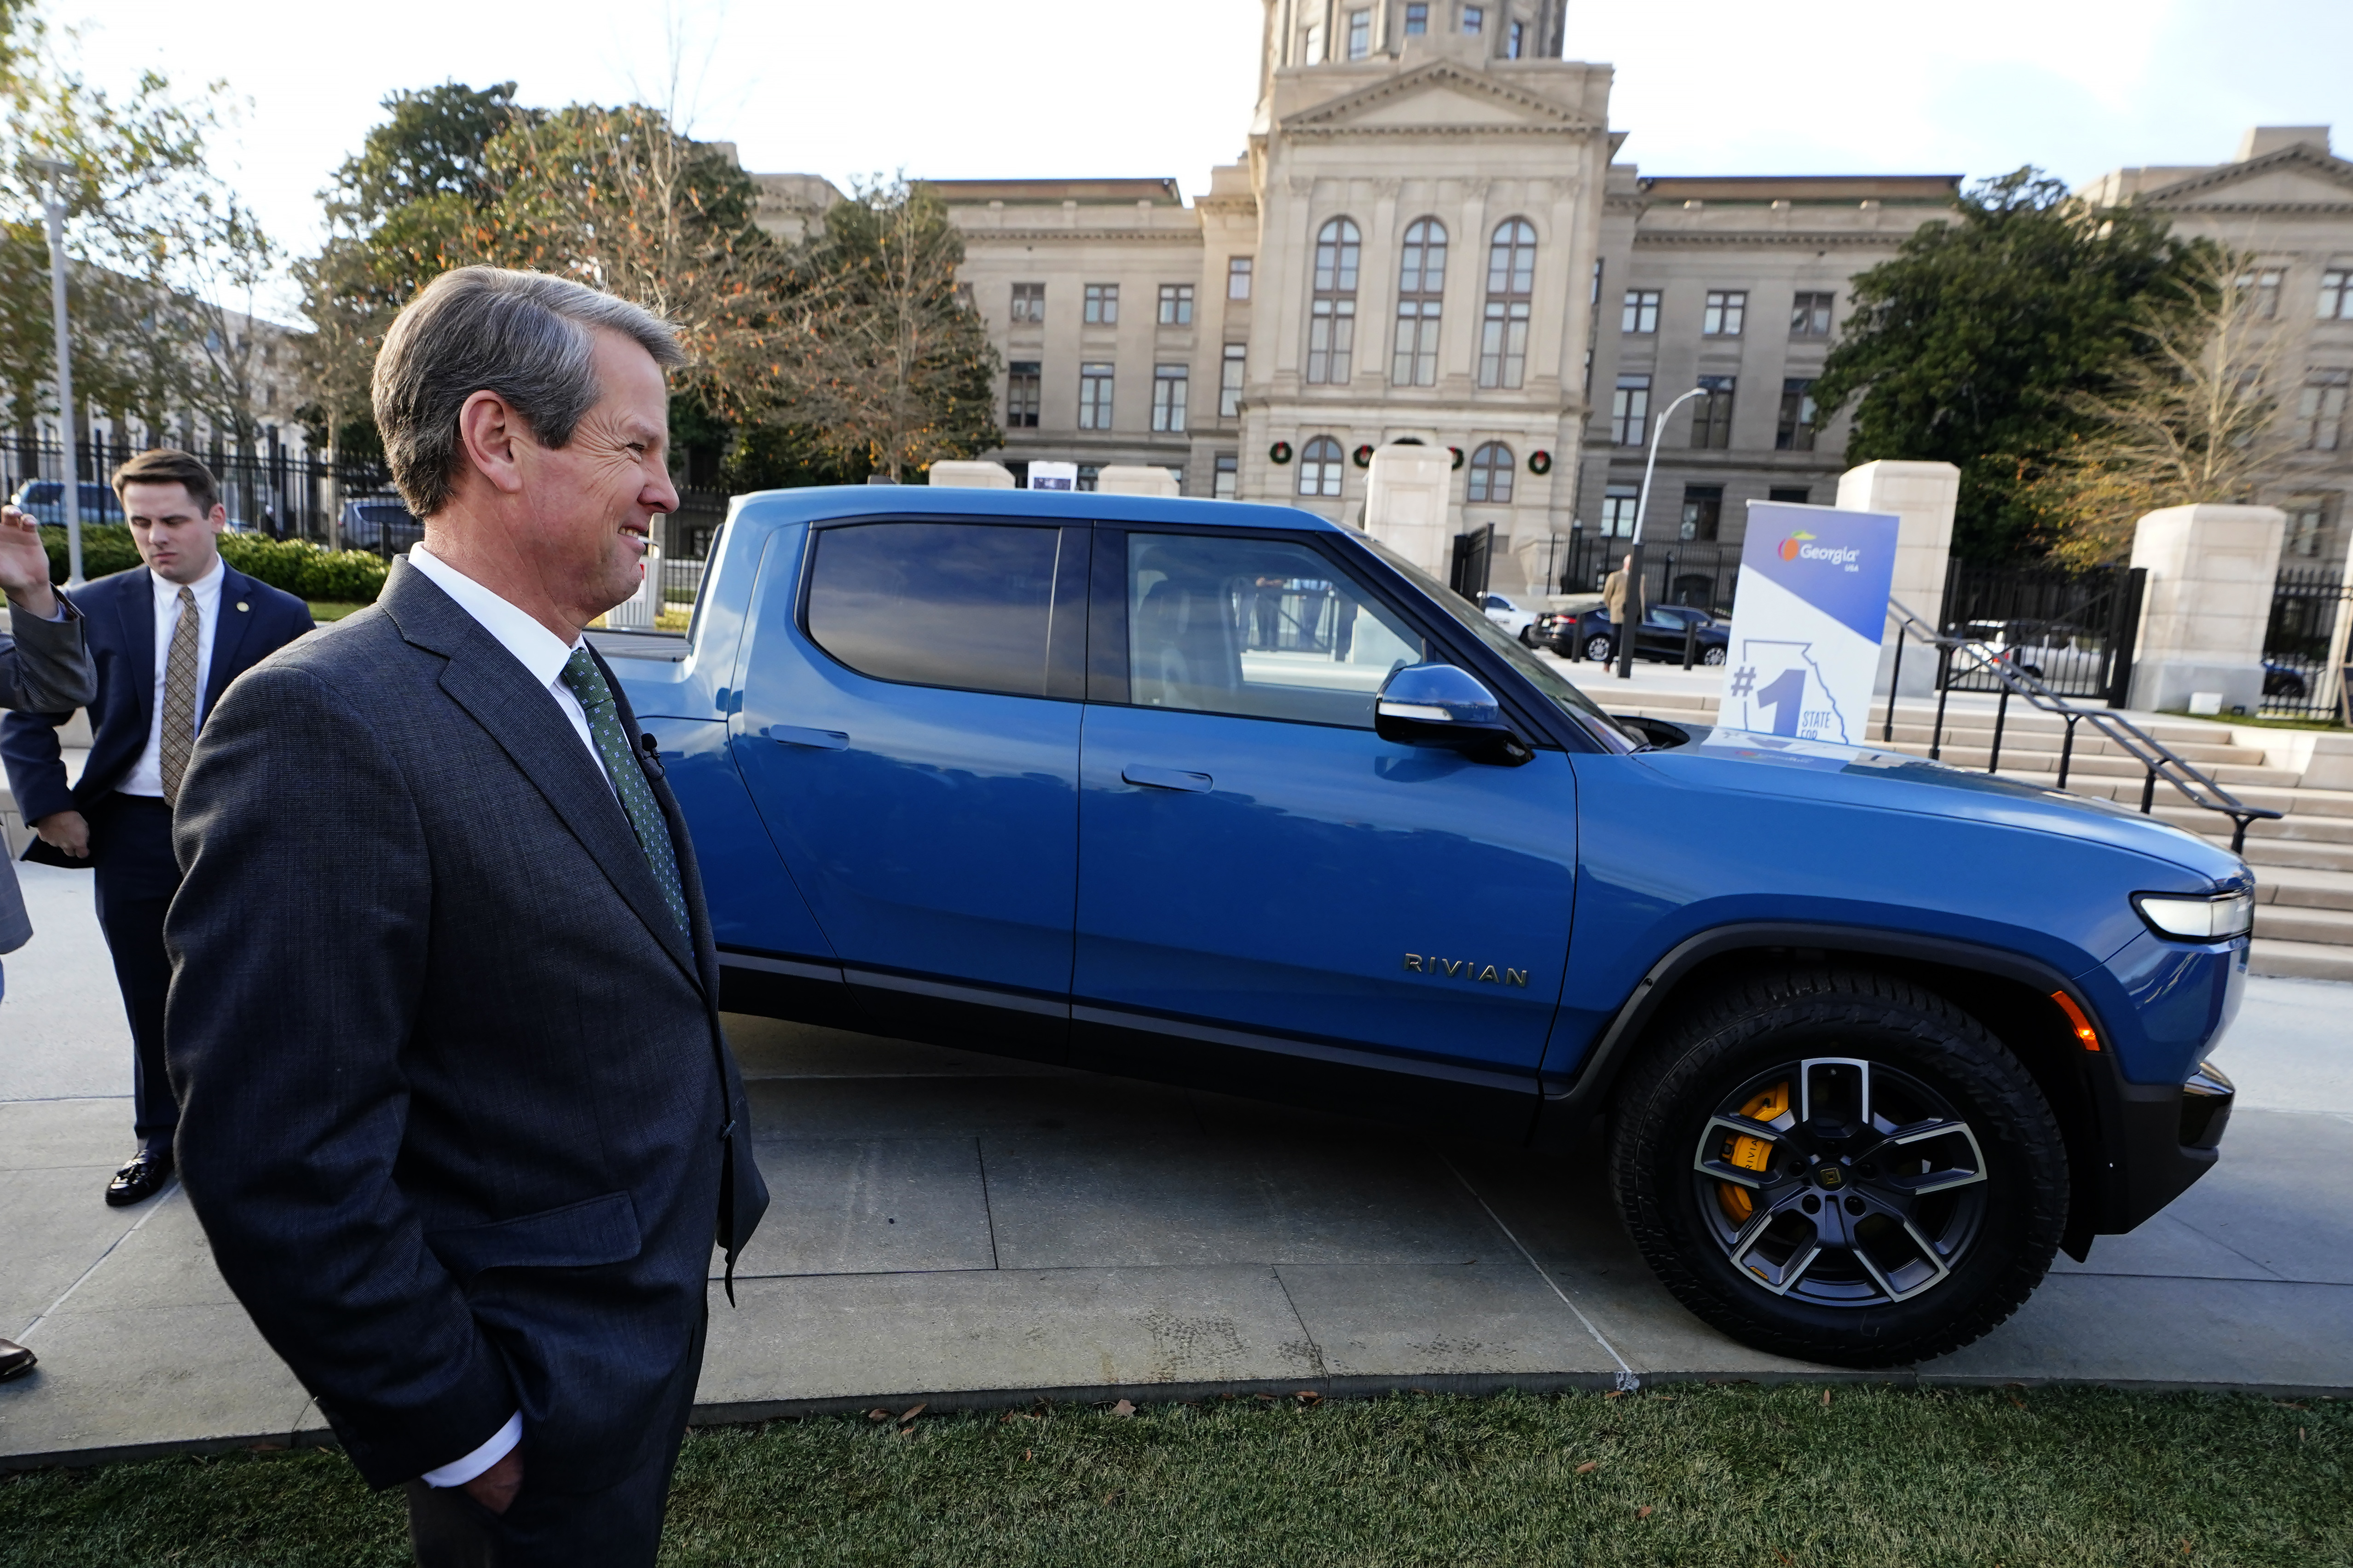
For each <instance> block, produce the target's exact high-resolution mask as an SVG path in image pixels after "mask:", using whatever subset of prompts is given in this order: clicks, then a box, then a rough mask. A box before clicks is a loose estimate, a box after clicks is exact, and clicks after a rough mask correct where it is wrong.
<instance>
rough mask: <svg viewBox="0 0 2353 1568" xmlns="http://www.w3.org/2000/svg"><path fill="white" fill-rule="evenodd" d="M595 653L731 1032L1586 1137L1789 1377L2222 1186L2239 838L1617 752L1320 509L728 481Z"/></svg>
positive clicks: (1690, 1283) (1935, 787) (1871, 774)
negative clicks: (914, 1048)
mask: <svg viewBox="0 0 2353 1568" xmlns="http://www.w3.org/2000/svg"><path fill="white" fill-rule="evenodd" d="M911 632H912V633H913V635H911ZM595 635H596V637H597V640H598V645H599V646H600V647H602V648H603V649H604V650H605V651H606V653H607V656H608V657H612V658H614V659H615V664H616V668H617V671H618V672H619V673H620V676H621V679H622V680H623V683H624V685H625V688H626V689H627V692H628V700H629V703H630V705H631V706H632V708H633V709H634V710H635V711H636V713H637V715H638V721H639V722H640V723H641V724H642V725H643V726H644V729H645V731H646V732H647V734H648V735H649V736H651V737H653V738H654V740H655V742H656V744H657V747H658V751H659V763H649V765H659V766H660V767H662V768H664V769H666V770H667V773H668V775H669V778H670V782H671V784H673V786H674V787H675V788H676V790H677V793H678V796H679V800H680V803H681V807H682V808H683V811H684V813H685V818H686V822H687V825H688V826H689V828H690V829H691V833H692V836H693V838H694V843H695V847H696V848H697V850H698V852H699V859H700V861H701V865H702V874H703V877H704V879H705V887H706V890H707V894H708V898H709V901H710V906H711V911H712V921H713V923H714V927H715V934H716V938H717V941H718V943H719V948H720V963H721V964H722V966H723V968H722V973H723V977H724V979H723V994H722V1005H723V1006H725V1007H727V1008H730V1009H733V1010H737V1011H744V1012H753V1013H765V1014H770V1015H773V1016H779V1017H786V1018H797V1019H805V1020H809V1021H813V1022H821V1023H828V1024H834V1025H839V1026H847V1027H849V1028H854V1029H860V1030H864V1031H867V1032H870V1033H875V1034H883V1035H897V1036H906V1037H916V1038H926V1039H933V1040H939V1041H944V1042H947V1043H952V1044H955V1045H957V1046H963V1047H976V1048H982V1049H987V1050H993V1051H998V1052H1002V1053H1006V1054H1009V1055H1014V1056H1020V1057H1028V1058H1035V1059H1039V1060H1042V1061H1048V1062H1053V1063H1059V1064H1065V1065H1070V1066H1076V1067H1082V1068H1098V1069H1102V1070H1104V1071H1110V1072H1117V1073H1122V1074H1126V1075H1130V1076H1136V1077H1145V1078H1154V1079H1165V1080H1166V1081H1169V1082H1174V1083H1183V1084H1193V1085H1199V1086H1203V1087H1207V1088H1209V1089H1218V1090H1221V1091H1224V1092H1228V1093H1237V1094H1246V1095H1257V1096H1261V1097H1265V1098H1269V1099H1275V1100H1291V1101H1294V1102H1298V1103H1303V1104H1307V1105H1313V1106H1318V1107H1324V1108H1329V1109H1335V1110H1349V1111H1354V1112H1358V1113H1364V1114H1370V1115H1375V1116H1379V1117H1385V1118H1388V1119H1389V1120H1392V1121H1396V1122H1398V1123H1399V1124H1400V1125H1402V1126H1403V1127H1405V1128H1407V1129H1409V1131H1410V1132H1411V1133H1413V1134H1417V1135H1419V1134H1436V1133H1441V1132H1442V1133H1448V1134H1462V1133H1472V1134H1476V1135H1481V1136H1484V1137H1488V1138H1493V1139H1495V1140H1499V1141H1502V1142H1515V1143H1525V1144H1533V1145H1535V1146H1537V1147H1540V1148H1547V1149H1556V1148H1561V1147H1564V1146H1567V1145H1570V1144H1574V1143H1576V1142H1580V1141H1583V1140H1587V1139H1592V1138H1601V1139H1604V1140H1606V1142H1607V1151H1608V1160H1609V1191H1610V1194H1611V1196H1612V1197H1613V1199H1614V1201H1615V1203H1616V1205H1617V1208H1618V1212H1619V1214H1620V1215H1621V1216H1622V1218H1623V1220H1624V1223H1625V1225H1626V1226H1627V1229H1628V1230H1629V1232H1630V1234H1631V1236H1632V1237H1633V1239H1634V1241H1635V1243H1636V1244H1637V1245H1638V1246H1639V1247H1641V1251H1642V1254H1643V1256H1644V1257H1645V1258H1647V1259H1648V1260H1649V1262H1650V1265H1651V1268H1653V1269H1655V1270H1656V1271H1657V1272H1658V1275H1659V1277H1660V1278H1661V1279H1662V1280H1663V1281H1665V1283H1666V1285H1667V1286H1668V1288H1669V1289H1671V1290H1672V1291H1673V1292H1674V1294H1675V1295H1676V1297H1677V1298H1678V1299H1679V1300H1682V1301H1683V1302H1684V1303H1685V1304H1686V1305H1687V1306H1689V1307H1690V1308H1691V1309H1692V1310H1694V1311H1695V1312H1697V1313H1698V1314H1699V1315H1700V1316H1702V1317H1704V1318H1705V1319H1706V1320H1707V1321H1710V1322H1712V1323H1714V1324H1715V1325H1716V1326H1718V1327H1719V1328H1721V1329H1723V1330H1724V1331H1725V1332H1727V1333H1729V1334H1732V1335H1734V1336H1735V1337H1736V1338H1739V1339H1741V1340H1743V1341H1745V1342H1747V1343H1749V1344H1752V1345H1756V1346H1758V1347H1761V1348H1763V1349H1766V1350H1768V1351H1772V1352H1778V1353H1781V1354H1787V1355H1792V1356H1802V1357H1807V1358H1810V1359H1812V1360H1817V1361H1825V1362H1831V1363H1841V1364H1846V1365H1852V1366H1883V1365H1890V1364H1894V1363H1907V1362H1912V1361H1916V1360H1919V1359H1921V1358H1924V1357H1928V1356H1933V1355H1936V1354H1939V1353H1942V1352H1947V1351H1949V1350H1952V1349H1954V1348H1955V1347H1956V1346H1958V1345H1961V1344H1965V1343H1967V1342H1968V1341H1970V1340H1972V1339H1974V1338H1976V1337H1977V1336H1978V1335H1980V1334H1982V1333H1984V1332H1985V1331H1987V1330H1988V1329H1989V1328H1991V1327H1992V1326H1993V1325H1994V1324H1996V1323H1999V1322H2000V1321H2002V1320H2003V1319H2004V1318H2006V1317H2008V1316H2009V1315H2010V1313H2011V1312H2012V1311H2014V1310H2016V1309H2017V1307H2018V1306H2019V1304H2020V1303H2021V1302H2022V1301H2023V1300H2026V1298H2027V1296H2028V1295H2029V1294H2030V1293H2031V1291H2032V1290H2033V1289H2034V1288H2035V1286H2036V1284H2037V1282H2038V1281H2039V1280H2040V1279H2042V1275H2043V1273H2044V1271H2045V1269H2046V1268H2048V1267H2049V1265H2050V1263H2051V1260H2052V1255H2053V1253H2054V1251H2056V1250H2058V1249H2061V1248H2064V1249H2065V1250H2066V1251H2067V1252H2068V1253H2069V1254H2070V1255H2071V1256H2073V1257H2076V1258H2082V1257H2084V1255H2085V1254H2086V1252H2087V1251H2088V1249H2089V1248H2090V1247H2091V1245H2092V1241H2093V1238H2094V1237H2095V1236H2097V1235H2100V1234H2103V1233H2111V1232H2118V1231H2126V1230H2130V1229H2132V1228H2133V1227H2134V1226H2137V1225H2138V1224H2140V1223H2141V1222H2142V1221H2143V1220H2145V1219H2147V1217H2148V1216H2149V1215H2153V1214H2155V1213H2156V1212H2157V1211H2158V1210H2159V1209H2161V1208H2162V1207H2164V1206H2165V1205H2166V1204H2167V1203H2168V1202H2169V1201H2170V1200H2171V1199H2172V1198H2173V1197H2174V1195H2175V1194H2178V1193H2179V1192H2180V1191H2181V1190H2182V1189H2183V1188H2185V1187H2187V1186H2188V1185H2189V1184H2190V1183H2191V1182H2193V1181H2195V1180H2196V1179H2197V1178H2198V1177H2199V1176H2200V1174H2201V1173H2204V1172H2205V1171H2206V1170H2207V1169H2208V1168H2209V1167H2211V1165H2212V1163H2214V1161H2215V1158H2216V1152H2215V1151H2216V1146H2217V1144H2218V1142H2219V1141H2220V1139H2221V1135H2222V1131H2223V1127H2224V1124H2225V1122H2226V1121H2227V1120H2228V1116H2229V1111H2230V1107H2231V1103H2232V1091H2231V1088H2230V1086H2229V1084H2228V1083H2227V1082H2226V1081H2225V1080H2224V1079H2222V1077H2221V1074H2219V1073H2217V1072H2215V1071H2213V1070H2212V1069H2211V1068H2206V1067H2203V1066H2201V1065H2200V1062H2201V1058H2202V1056H2203V1054H2204V1052H2205V1050H2206V1048H2207V1047H2208V1046H2209V1044H2210V1043H2211V1041H2212V1040H2213V1039H2214V1037H2215V1036H2216V1035H2217V1034H2218V1033H2219V1032H2220V1031H2221V1029H2222V1028H2223V1027H2224V1026H2225V1025H2226V1024H2227V1023H2228V1022H2229V1020H2230V1018H2231V1016H2232V1014H2233V1012H2234V1011H2235V1010H2236V1008H2237V1006H2238V1004H2239V998H2240V992H2241V988H2242V980H2243V976H2244V973H2245V969H2246V950H2247V931H2248V929H2249V927H2250V924H2251V923H2252V918H2253V879H2252V878H2251V877H2250V876H2249V874H2248V872H2247V868H2246V867H2245V866H2244V865H2243V864H2242V863H2241V862H2240V860H2239V859H2238V858H2236V857H2235V856H2232V855H2230V854H2227V853H2225V852H2223V851H2222V850H2220V849H2218V848H2215V847H2212V846H2211V845H2209V844H2208V843H2206V842H2205V841H2204V840H2202V839H2200V838H2198V837H2194V836H2192V835H2191V834H2189V833H2187V832H2184V831H2182V830H2180V829H2179V828H2176V827H2172V826H2167V825H2166V824H2164V823H2162V822H2159V821H2157V820H2154V819H2151V818H2149V817H2145V816H2137V815H2135V814H2132V813H2130V812H2126V811H2124V810H2121V809H2118V808H2116V807H2114V806H2111V805H2106V804H2105V803H2101V802H2095V801H2090V800H2084V799H2078V798H2074V797H2068V796H2062V795H2054V794H2052V792H2049V791H2046V790H2040V789H2033V788H2029V787H2027V786H2024V785H2021V784H2010V783H2009V782H2006V781H2004V780H2001V779H1999V778H1993V777H1989V776H1988V775H1985V774H1982V773H1962V772H1958V771H1956V770H1953V769H1949V768H1945V767H1941V766H1939V765H1937V764H1936V763H1929V762H1926V761H1923V760H1921V759H1919V758H1916V757H1911V756H1906V755H1903V754H1900V753H1895V752H1877V751H1873V750H1870V749H1867V748H1859V747H1846V746H1831V745H1822V744H1817V743H1812V742H1800V741H1794V740H1783V739H1778V738H1776V737H1773V736H1769V735H1755V734H1746V733H1740V732H1736V731H1708V730H1705V729H1700V728H1692V727H1683V726H1678V725H1674V724H1669V723H1665V722H1662V721H1655V720H1643V721H1633V720H1629V721H1617V720H1613V719H1612V718H1611V717H1610V716H1609V715H1608V714H1607V713H1605V712H1604V711H1602V710H1600V709H1599V708H1598V707H1596V706H1595V705H1594V704H1593V702H1592V701H1591V700H1588V698H1587V697H1586V696H1585V694H1584V693H1583V692H1581V691H1579V690H1578V689H1577V688H1576V687H1575V686H1574V685H1572V684H1571V683H1570V682H1569V681H1567V679H1564V678H1563V676H1562V674H1561V672H1560V668H1559V667H1558V666H1556V665H1555V664H1554V663H1552V662H1550V661H1547V660H1545V659H1542V658H1538V657H1536V656H1535V655H1534V654H1532V653H1530V652H1529V651H1528V650H1527V649H1525V648H1523V647H1520V645H1519V644H1518V643H1517V642H1515V641H1514V640H1513V638H1512V637H1509V636H1507V635H1506V634H1505V633H1504V631H1503V630H1502V629H1501V628H1499V627H1497V626H1494V625H1493V623H1492V622H1491V621H1489V619H1488V618H1487V617H1486V616H1484V615H1483V614H1482V613H1481V612H1480V611H1479V609H1478V608H1477V607H1476V606H1474V605H1472V604H1471V603H1470V602H1468V601H1467V600H1465V599H1463V598H1462V597H1461V596H1460V595H1456V594H1453V593H1451V592H1450V591H1449V590H1448V589H1447V588H1445V587H1444V586H1443V585H1442V584H1440V583H1438V582H1437V581H1435V580H1434V579H1432V578H1431V577H1430V576H1429V575H1427V574H1425V573H1424V572H1423V571H1422V570H1421V569H1420V568H1419V567H1418V566H1416V565H1414V564H1412V563H1409V562H1408V561H1406V560H1404V559H1402V558H1400V557H1399V556H1398V555H1396V554H1394V553H1392V552H1389V551H1388V550H1387V549H1385V548H1384V547H1383V546H1381V545H1380V544H1379V543H1377V542H1374V541H1371V540H1369V539H1367V538H1366V537H1365V536H1364V535H1362V534H1360V533H1357V532H1356V531H1353V530H1350V529H1346V528H1343V527H1340V526H1338V525H1336V524H1333V523H1330V522H1326V521H1323V520H1322V519H1319V518H1317V517H1314V516H1313V515H1311V514H1309V513H1306V512H1303V511H1295V510H1289V509H1287V508H1280V507H1268V506H1255V505H1242V504H1236V503H1232V502H1212V501H1194V500H1173V499H1162V498H1156V497H1140V496H1112V495H1103V494H1067V495H1064V494H1054V493H1044V492H1036V491H1023V490H1007V491H993V490H947V489H930V490H883V491H877V490H875V489H867V488H862V487H861V488H857V489H802V490H793V491H786V492H779V493H775V494H769V495H762V496H754V497H747V498H743V499H741V500H738V501H737V502H736V503H735V510H734V511H733V515H732V518H731V521H730V522H729V525H728V527H727V528H726V530H725V531H724V532H723V534H722V536H721V542H720V544H719V546H718V549H717V553H716V555H715V556H714V558H713V560H712V563H711V565H710V568H709V571H708V574H707V575H706V577H705V580H704V583H703V588H702V599H701V601H700V603H699V605H697V610H696V618H695V625H694V629H693V631H692V632H691V634H689V635H688V636H687V637H684V638H679V637H663V636H657V635H651V634H634V635H632V634H595ZM621 869H622V868H618V867H617V868H616V874H617V875H618V874H619V872H620V870H621ZM651 907H652V909H653V911H654V912H653V914H652V915H651V916H649V918H659V906H658V905H655V906H651ZM1560 1181H1561V1185H1560V1189H1559V1201H1560V1202H1561V1204H1562V1205H1565V1206H1577V1207H1580V1208H1582V1207H1589V1206H1590V1205H1591V1204H1592V1203H1593V1202H1594V1201H1596V1198H1597V1197H1598V1195H1599V1194H1595V1193H1593V1192H1592V1191H1591V1190H1590V1189H1588V1188H1587V1187H1585V1186H1583V1185H1581V1184H1580V1182H1581V1178H1579V1177H1578V1176H1577V1175H1575V1174H1574V1173H1572V1172H1571V1170H1570V1169H1569V1168H1568V1167H1566V1166H1564V1167H1563V1169H1562V1174H1561V1177H1560Z"/></svg>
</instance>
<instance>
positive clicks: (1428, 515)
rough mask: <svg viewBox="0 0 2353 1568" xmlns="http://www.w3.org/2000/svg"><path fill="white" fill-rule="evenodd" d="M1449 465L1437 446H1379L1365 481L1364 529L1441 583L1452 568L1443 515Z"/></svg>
mask: <svg viewBox="0 0 2353 1568" xmlns="http://www.w3.org/2000/svg"><path fill="white" fill-rule="evenodd" d="M1453 466H1454V458H1453V457H1452V455H1451V453H1449V452H1448V451H1447V449H1446V448H1445V447H1381V448H1380V449H1378V450H1377V451H1376V452H1375V453H1374V454H1373V462H1372V468H1371V469H1370V471H1369V473H1368V475H1367V477H1366V481H1365V531H1366V533H1369V534H1371V535H1372V536H1373V537H1374V538H1375V539H1377V540H1379V541H1380V542H1382V543H1383V544H1386V545H1388V547H1389V548H1390V549H1392V550H1394V551H1396V552H1398V554H1400V555H1402V556H1404V557H1405V558H1406V559H1407V560H1409V561H1410V562H1412V563H1414V564H1416V565H1418V566H1419V567H1420V568H1421V569H1422V570H1423V571H1425V572H1428V573H1429V574H1430V575H1431V576H1433V577H1436V578H1437V579H1438V580H1439V581H1440V582H1441V583H1443V582H1445V581H1446V579H1447V574H1448V573H1449V571H1450V570H1451V568H1452V566H1453V564H1454V535H1453V532H1452V531H1451V529H1449V528H1448V526H1447V516H1446V492H1447V487H1448V485H1449V484H1450V483H1451V479H1452V473H1453Z"/></svg>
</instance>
